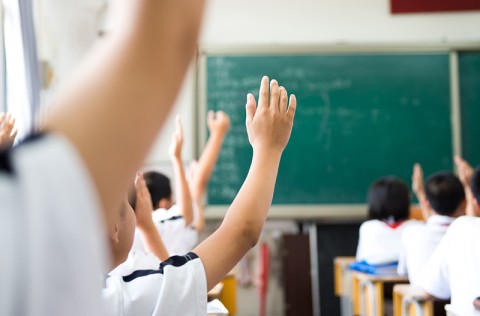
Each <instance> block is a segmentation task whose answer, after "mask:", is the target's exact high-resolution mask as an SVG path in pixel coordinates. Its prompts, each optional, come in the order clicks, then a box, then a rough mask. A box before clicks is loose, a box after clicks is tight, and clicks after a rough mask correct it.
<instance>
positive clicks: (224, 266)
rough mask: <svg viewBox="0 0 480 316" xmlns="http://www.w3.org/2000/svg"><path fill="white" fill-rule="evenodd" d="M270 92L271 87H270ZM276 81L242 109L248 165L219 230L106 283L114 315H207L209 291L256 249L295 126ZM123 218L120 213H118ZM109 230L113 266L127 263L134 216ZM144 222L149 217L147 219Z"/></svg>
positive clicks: (265, 81) (293, 102) (263, 85)
mask: <svg viewBox="0 0 480 316" xmlns="http://www.w3.org/2000/svg"><path fill="white" fill-rule="evenodd" d="M269 86H270V87H269ZM269 90H270V92H269ZM287 103H288V97H287V91H286V90H285V88H283V87H279V86H278V83H277V82H276V81H275V80H272V81H271V82H270V85H269V80H268V78H267V77H264V78H263V79H262V83H261V87H260V96H259V101H258V107H257V104H256V101H255V98H254V97H253V96H252V95H251V94H249V95H248V97H247V105H246V126H247V133H248V139H249V141H250V143H251V145H252V147H253V157H252V164H251V166H250V170H249V173H248V175H247V178H246V179H245V182H244V184H243V186H242V187H241V189H240V191H239V192H238V195H237V196H236V197H235V200H234V201H233V203H232V205H231V206H230V207H229V210H228V212H227V214H226V215H225V218H224V220H223V222H222V224H221V225H220V227H219V228H218V229H217V230H216V231H215V232H214V233H213V234H212V235H210V236H209V237H208V238H207V239H206V240H204V241H203V242H201V243H200V244H199V245H198V246H197V247H196V248H195V249H194V250H193V251H192V252H189V253H187V254H184V255H182V256H173V257H171V258H169V259H168V260H166V261H163V262H162V263H161V264H160V265H159V267H158V268H156V269H142V270H136V271H133V272H131V274H129V275H126V276H119V275H112V276H110V277H108V278H107V280H106V288H105V290H104V300H105V302H106V303H107V306H108V307H109V308H110V311H111V312H112V314H113V315H205V314H206V306H207V290H208V289H211V288H212V287H213V286H214V285H215V284H217V283H218V282H219V281H220V280H221V279H222V278H223V277H224V276H225V275H226V274H227V273H228V272H229V271H230V270H231V269H232V268H233V267H234V265H235V264H236V263H237V262H238V261H239V260H240V259H241V258H242V257H243V256H244V255H245V254H246V253H247V251H249V250H250V249H251V247H252V246H254V245H255V244H256V243H257V241H258V239H259V237H260V234H261V231H262V229H263V225H264V223H265V220H266V216H267V213H268V210H269V208H270V205H271V202H272V198H273V192H274V187H275V180H276V176H277V173H278V167H279V163H280V158H281V155H282V152H283V149H284V148H285V146H286V145H287V142H288V140H289V138H290V133H291V130H292V125H293V118H294V113H295V109H296V100H295V97H294V96H293V95H291V96H290V102H289V103H290V104H289V106H288V107H287ZM122 212H123V211H122ZM121 215H122V216H120V217H118V219H117V221H116V223H115V225H114V227H115V229H111V230H110V235H111V236H114V238H111V239H112V240H115V241H116V240H118V241H117V242H116V243H115V244H116V245H117V246H116V247H112V250H113V257H114V260H113V263H114V265H113V266H112V268H114V267H115V264H116V265H118V264H119V263H120V262H122V261H124V260H125V259H126V256H127V254H128V251H129V249H130V246H131V243H132V240H133V234H134V225H135V223H134V221H135V216H134V215H133V212H132V210H131V208H128V207H126V208H125V209H124V212H123V214H121ZM147 217H148V216H147Z"/></svg>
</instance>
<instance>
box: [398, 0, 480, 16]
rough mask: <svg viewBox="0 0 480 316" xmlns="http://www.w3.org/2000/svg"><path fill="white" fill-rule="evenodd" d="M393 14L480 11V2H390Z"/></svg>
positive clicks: (452, 0) (419, 0) (429, 0)
mask: <svg viewBox="0 0 480 316" xmlns="http://www.w3.org/2000/svg"><path fill="white" fill-rule="evenodd" d="M390 5H391V9H392V13H416V12H448V11H473V10H480V0H390Z"/></svg>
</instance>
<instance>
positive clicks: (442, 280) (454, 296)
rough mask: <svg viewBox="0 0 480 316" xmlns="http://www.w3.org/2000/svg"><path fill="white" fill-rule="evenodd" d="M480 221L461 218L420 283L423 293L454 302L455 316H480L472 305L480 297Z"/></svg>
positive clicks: (477, 194) (477, 176)
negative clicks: (479, 295)
mask: <svg viewBox="0 0 480 316" xmlns="http://www.w3.org/2000/svg"><path fill="white" fill-rule="evenodd" d="M471 189H472V193H473V197H474V202H475V204H477V206H478V202H479V201H480V168H477V169H476V170H475V173H474V174H473V177H472V181H471ZM479 243H480V218H478V217H472V216H462V217H459V218H458V219H456V220H455V221H454V222H453V223H452V224H451V225H450V227H449V228H448V230H447V233H446V234H445V236H444V237H443V239H442V241H441V242H440V244H439V245H438V246H437V248H436V249H435V251H434V253H433V255H432V257H431V258H430V260H429V262H428V264H427V266H426V268H425V269H424V277H423V280H422V282H421V287H422V288H423V290H424V291H425V292H427V293H429V294H430V295H432V296H434V297H436V298H439V299H449V298H450V300H451V303H450V308H451V310H452V311H453V312H454V313H455V315H462V316H469V315H480V312H479V311H476V310H475V307H474V305H473V304H472V303H473V302H474V300H475V298H477V297H478V293H480V269H479V268H478V267H480V247H478V245H479Z"/></svg>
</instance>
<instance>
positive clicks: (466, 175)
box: [455, 156, 480, 216]
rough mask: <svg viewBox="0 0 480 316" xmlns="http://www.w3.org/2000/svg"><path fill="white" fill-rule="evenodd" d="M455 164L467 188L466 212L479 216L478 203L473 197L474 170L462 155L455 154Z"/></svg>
mask: <svg viewBox="0 0 480 316" xmlns="http://www.w3.org/2000/svg"><path fill="white" fill-rule="evenodd" d="M455 164H456V165H457V169H458V177H459V178H460V181H461V182H462V184H463V189H464V190H465V198H466V200H467V208H466V210H465V214H466V215H469V216H479V215H480V212H479V211H480V210H478V208H477V206H476V205H477V203H475V198H474V197H473V193H472V188H471V187H470V181H471V180H472V176H473V173H474V170H473V168H472V166H470V164H469V163H468V162H467V161H465V160H464V159H462V158H461V157H460V156H455Z"/></svg>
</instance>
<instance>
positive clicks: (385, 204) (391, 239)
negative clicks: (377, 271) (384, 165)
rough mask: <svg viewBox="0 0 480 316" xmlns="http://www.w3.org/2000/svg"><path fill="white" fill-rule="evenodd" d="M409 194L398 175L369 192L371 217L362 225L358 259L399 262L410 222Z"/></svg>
mask: <svg viewBox="0 0 480 316" xmlns="http://www.w3.org/2000/svg"><path fill="white" fill-rule="evenodd" d="M409 209H410V194H409V190H408V187H407V185H406V184H405V183H404V182H403V181H402V180H400V179H398V178H395V177H391V176H389V177H384V178H381V179H379V180H377V181H375V182H374V183H373V184H372V186H371V187H370V190H369V193H368V218H369V220H368V221H366V222H364V223H363V224H362V225H361V226H360V236H359V240H358V247H357V256H356V259H357V261H365V262H367V263H368V264H374V265H375V264H386V263H393V262H397V261H398V257H399V253H400V249H401V236H402V232H403V230H404V229H405V227H407V226H409V225H411V224H413V223H416V221H408V216H409Z"/></svg>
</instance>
